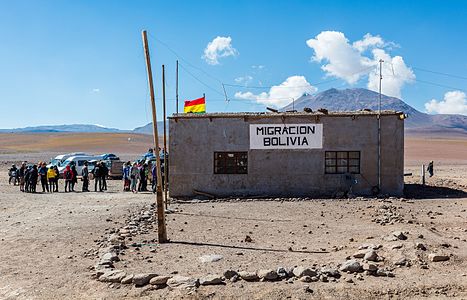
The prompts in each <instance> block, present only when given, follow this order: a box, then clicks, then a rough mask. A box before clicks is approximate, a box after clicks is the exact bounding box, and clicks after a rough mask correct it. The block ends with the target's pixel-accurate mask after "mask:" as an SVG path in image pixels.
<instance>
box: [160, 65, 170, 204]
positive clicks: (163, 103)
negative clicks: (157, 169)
mask: <svg viewBox="0 0 467 300" xmlns="http://www.w3.org/2000/svg"><path fill="white" fill-rule="evenodd" d="M162 110H163V115H164V200H165V208H167V207H168V205H169V204H168V198H167V179H168V178H167V177H168V176H167V175H168V174H169V173H168V167H167V166H168V164H167V159H168V157H167V124H166V123H167V121H166V110H165V66H164V65H162Z"/></svg>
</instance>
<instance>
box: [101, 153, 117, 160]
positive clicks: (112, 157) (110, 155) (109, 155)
mask: <svg viewBox="0 0 467 300" xmlns="http://www.w3.org/2000/svg"><path fill="white" fill-rule="evenodd" d="M100 156H101V157H102V160H120V157H118V156H117V155H115V154H113V153H104V154H101V155H100Z"/></svg>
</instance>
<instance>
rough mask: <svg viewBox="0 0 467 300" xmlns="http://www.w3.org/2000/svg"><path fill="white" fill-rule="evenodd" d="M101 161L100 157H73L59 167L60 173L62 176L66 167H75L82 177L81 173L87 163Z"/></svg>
mask: <svg viewBox="0 0 467 300" xmlns="http://www.w3.org/2000/svg"><path fill="white" fill-rule="evenodd" d="M100 159H101V157H100V156H91V155H76V156H71V157H69V158H67V159H66V160H65V161H64V162H62V163H61V164H60V166H59V167H58V172H59V173H60V175H62V174H63V173H64V172H65V169H66V166H71V165H75V167H76V171H77V172H78V175H81V171H82V170H83V167H84V163H85V162H89V161H91V160H100Z"/></svg>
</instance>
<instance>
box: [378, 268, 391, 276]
mask: <svg viewBox="0 0 467 300" xmlns="http://www.w3.org/2000/svg"><path fill="white" fill-rule="evenodd" d="M376 276H381V277H394V273H392V272H391V271H388V270H383V269H378V271H376Z"/></svg>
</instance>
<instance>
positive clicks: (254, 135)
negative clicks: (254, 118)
mask: <svg viewBox="0 0 467 300" xmlns="http://www.w3.org/2000/svg"><path fill="white" fill-rule="evenodd" d="M321 148H323V124H250V149H321Z"/></svg>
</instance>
